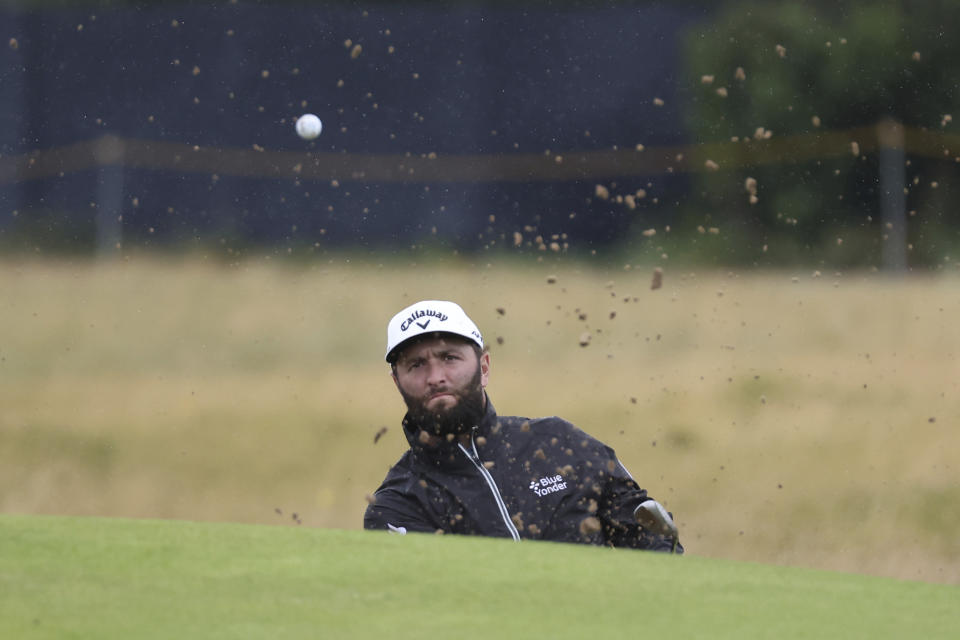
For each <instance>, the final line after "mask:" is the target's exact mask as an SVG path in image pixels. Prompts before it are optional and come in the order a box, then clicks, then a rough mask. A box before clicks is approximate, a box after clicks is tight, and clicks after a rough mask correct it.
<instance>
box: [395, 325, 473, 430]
mask: <svg viewBox="0 0 960 640" xmlns="http://www.w3.org/2000/svg"><path fill="white" fill-rule="evenodd" d="M489 377H490V355H489V354H487V353H484V354H482V355H481V356H480V357H479V358H478V357H477V352H476V351H475V350H474V348H473V346H472V343H470V342H467V341H465V340H461V339H459V338H456V337H451V336H445V335H443V334H438V335H436V336H433V337H429V338H425V339H422V340H418V341H416V342H414V343H413V344H412V345H410V346H409V347H406V348H405V349H403V351H401V352H400V354H399V356H398V357H397V361H396V370H395V371H394V374H393V380H394V382H395V383H396V385H397V389H399V390H400V395H402V396H403V399H404V402H406V403H407V409H408V410H409V412H410V415H411V417H412V418H414V419H415V420H417V421H418V422H419V423H420V424H421V425H422V426H423V427H424V428H427V429H429V430H431V431H433V432H434V433H436V434H437V435H445V434H447V433H464V432H466V431H468V430H469V429H470V427H471V426H473V425H474V424H476V422H477V421H479V419H480V418H481V417H482V416H483V411H484V403H485V401H486V398H485V396H484V393H483V389H484V388H485V387H486V386H487V381H488V380H489Z"/></svg>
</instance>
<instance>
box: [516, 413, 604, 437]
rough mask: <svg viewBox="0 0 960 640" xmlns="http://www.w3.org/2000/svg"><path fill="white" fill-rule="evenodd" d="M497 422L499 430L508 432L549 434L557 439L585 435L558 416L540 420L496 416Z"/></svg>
mask: <svg viewBox="0 0 960 640" xmlns="http://www.w3.org/2000/svg"><path fill="white" fill-rule="evenodd" d="M497 420H498V422H499V423H500V426H501V428H503V429H506V430H510V431H513V430H517V429H519V430H520V431H521V432H525V431H528V432H531V433H535V434H539V435H544V434H547V433H549V434H552V435H554V436H557V437H561V436H565V435H586V434H585V433H584V432H583V431H582V430H581V429H580V428H578V427H577V426H576V425H575V424H573V423H572V422H570V421H569V420H564V419H563V418H561V417H559V416H544V417H540V418H526V417H522V416H498V417H497ZM588 437H589V436H588Z"/></svg>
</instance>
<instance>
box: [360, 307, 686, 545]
mask: <svg viewBox="0 0 960 640" xmlns="http://www.w3.org/2000/svg"><path fill="white" fill-rule="evenodd" d="M386 360H387V362H388V363H389V364H390V367H391V375H392V377H393V382H394V383H395V384H396V385H397V389H398V390H399V391H400V395H401V396H403V399H404V402H406V405H407V414H406V416H405V417H404V419H403V431H404V434H405V435H406V438H407V441H408V442H409V443H410V448H409V449H408V450H407V451H406V452H405V453H404V454H403V456H402V457H401V458H400V460H399V461H398V462H397V463H396V464H395V465H394V466H393V467H392V468H391V469H390V471H389V472H388V473H387V477H386V478H385V479H384V481H383V484H381V485H380V488H379V489H377V491H376V493H375V494H374V495H373V498H372V500H371V503H370V505H369V506H368V507H367V510H366V514H365V515H364V519H363V525H364V528H366V529H388V530H391V531H395V532H398V533H406V532H408V531H417V532H429V533H435V532H443V533H457V534H465V535H480V536H495V537H510V538H513V539H514V540H523V539H529V540H552V541H556V542H579V543H587V544H594V545H612V546H615V547H631V548H635V549H652V550H658V551H674V552H677V553H682V552H683V547H682V546H680V544H679V541H678V540H677V530H676V526H675V525H674V523H673V519H672V517H671V515H670V514H669V513H667V511H666V510H665V509H664V508H663V507H662V506H661V505H660V504H659V503H658V502H656V501H655V500H653V499H652V498H650V497H649V496H648V495H647V492H646V491H645V490H643V489H641V488H640V487H639V486H638V485H637V483H636V482H635V481H634V479H633V477H631V475H630V474H629V473H628V472H627V470H626V469H625V468H624V467H623V465H622V464H620V461H619V460H618V459H617V457H616V455H615V454H614V452H613V450H612V449H611V448H610V447H608V446H606V445H604V444H603V443H602V442H600V441H598V440H596V439H594V438H593V437H591V436H589V435H587V434H586V433H584V432H583V431H581V430H580V429H578V428H577V427H575V426H574V425H572V424H571V423H569V422H567V421H565V420H562V419H560V418H556V417H552V418H536V419H531V418H520V417H515V416H499V415H497V412H496V410H495V409H494V408H493V403H492V402H491V401H490V397H489V396H488V395H487V393H486V386H487V383H488V382H489V380H490V354H489V353H488V352H487V351H486V350H485V349H484V346H483V337H482V335H481V334H480V330H479V329H478V328H477V325H476V324H474V323H473V321H472V320H470V318H469V317H467V314H466V313H465V312H464V311H463V309H462V308H460V306H459V305H457V304H455V303H453V302H447V301H440V300H424V301H422V302H417V303H416V304H413V305H411V306H409V307H407V308H406V309H404V310H403V311H401V312H399V313H398V314H397V315H395V316H394V317H393V319H392V320H390V323H389V324H388V325H387V353H386Z"/></svg>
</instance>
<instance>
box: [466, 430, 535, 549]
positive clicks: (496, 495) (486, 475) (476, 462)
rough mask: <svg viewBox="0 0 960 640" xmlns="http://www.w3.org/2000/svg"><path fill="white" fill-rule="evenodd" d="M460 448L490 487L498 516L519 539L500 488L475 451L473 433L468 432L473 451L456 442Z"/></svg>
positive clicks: (511, 533)
mask: <svg viewBox="0 0 960 640" xmlns="http://www.w3.org/2000/svg"><path fill="white" fill-rule="evenodd" d="M457 446H458V447H460V450H461V451H463V455H465V456H467V459H469V460H470V462H472V463H473V466H475V467H476V468H477V471H479V472H480V475H481V476H483V479H484V480H486V481H487V486H488V487H490V492H491V493H492V494H493V499H494V500H496V502H497V508H499V509H500V516H501V517H502V518H503V522H504V524H506V525H507V529H508V530H509V531H510V535H511V536H512V537H513V539H514V540H516V541H518V542H519V540H520V532H519V531H517V527H516V525H515V524H513V520H511V519H510V512H509V511H507V505H506V504H504V502H503V496H501V495H500V490H499V489H498V488H497V483H496V482H494V481H493V476H492V475H490V472H489V471H488V470H487V468H486V467H485V466H483V464H482V463H481V462H480V454H479V453H477V443H476V442H474V440H473V434H470V446H471V447H472V448H473V453H472V454H471V453H470V452H469V451H467V448H466V447H464V446H463V445H462V444H458V445H457Z"/></svg>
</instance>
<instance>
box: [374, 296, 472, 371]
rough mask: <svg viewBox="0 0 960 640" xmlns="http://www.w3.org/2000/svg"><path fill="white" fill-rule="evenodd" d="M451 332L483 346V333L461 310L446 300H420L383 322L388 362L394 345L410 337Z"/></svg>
mask: <svg viewBox="0 0 960 640" xmlns="http://www.w3.org/2000/svg"><path fill="white" fill-rule="evenodd" d="M437 332H440V333H452V334H454V335H458V336H462V337H464V338H466V339H467V340H470V341H472V342H474V343H476V344H477V346H479V347H480V348H481V349H483V336H482V335H480V329H478V328H477V325H476V324H474V322H473V320H471V319H470V318H469V317H468V316H467V314H466V313H465V312H464V310H463V309H461V308H460V305H458V304H457V303H455V302H448V301H446V300H421V301H420V302H417V303H414V304H412V305H410V306H409V307H407V308H406V309H404V310H403V311H401V312H400V313H398V314H397V315H395V316H393V318H392V319H391V320H390V323H389V324H388V325H387V353H386V355H385V356H384V359H385V360H386V361H387V362H392V361H393V359H394V357H395V355H396V354H395V353H394V352H395V351H396V349H397V347H399V346H400V345H402V344H403V343H404V342H406V341H407V340H410V339H411V338H416V337H419V336H422V335H424V334H431V333H437Z"/></svg>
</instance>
